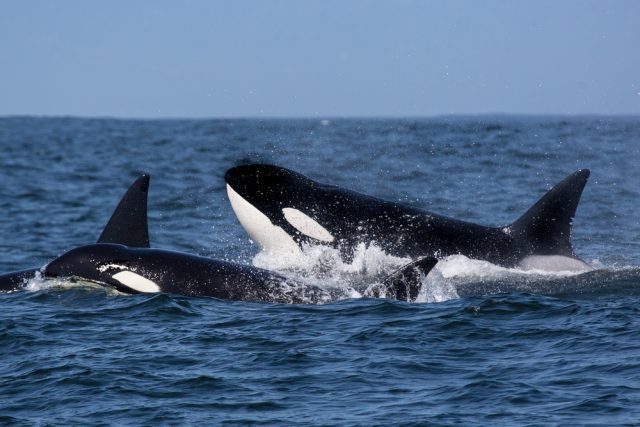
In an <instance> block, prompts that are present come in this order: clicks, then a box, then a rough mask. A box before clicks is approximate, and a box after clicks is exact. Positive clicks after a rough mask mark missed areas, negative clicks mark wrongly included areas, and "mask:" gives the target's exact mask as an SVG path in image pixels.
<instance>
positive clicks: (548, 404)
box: [0, 116, 640, 425]
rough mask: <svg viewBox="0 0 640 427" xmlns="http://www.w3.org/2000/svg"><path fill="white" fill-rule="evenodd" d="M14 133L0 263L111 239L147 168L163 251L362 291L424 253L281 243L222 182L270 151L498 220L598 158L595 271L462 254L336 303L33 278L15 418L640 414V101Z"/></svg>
mask: <svg viewBox="0 0 640 427" xmlns="http://www.w3.org/2000/svg"><path fill="white" fill-rule="evenodd" d="M0 148H1V150H2V154H1V155H0V177H1V182H2V185H0V209H1V212H2V214H1V215H0V236H1V239H0V273H4V272H8V271H12V270H19V269H24V268H28V267H35V266H41V265H44V264H45V263H46V262H47V261H49V260H51V259H53V258H54V257H55V256H57V255H59V254H61V253H63V252H65V251H66V250H68V249H71V248H73V247H75V246H78V245H82V244H86V243H91V242H94V241H95V240H96V239H97V238H98V236H99V235H100V232H101V230H102V227H103V226H104V224H105V223H106V221H107V220H108V218H109V216H110V215H111V212H112V211H113V209H114V208H115V205H116V203H117V201H118V200H119V198H120V196H121V195H122V194H123V193H124V191H125V189H126V188H127V186H128V185H129V184H130V183H131V182H132V181H133V180H134V179H135V178H136V177H137V176H138V175H139V174H140V173H142V172H147V173H150V174H151V177H152V180H151V189H150V193H149V218H150V219H149V227H150V235H151V241H152V246H153V247H158V248H164V249H172V250H180V251H186V252H190V253H196V254H200V255H205V256H210V257H214V258H219V259H225V260H230V261H234V262H239V263H245V264H253V265H257V266H260V267H264V268H269V269H272V270H276V271H279V272H281V273H283V274H287V275H290V276H300V277H302V278H303V279H304V280H312V281H314V282H315V283H318V284H320V285H323V284H324V285H327V286H345V287H346V286H349V285H350V284H352V283H353V282H354V281H356V282H363V281H364V282H366V281H367V280H370V279H371V277H374V276H378V275H380V274H384V273H385V272H387V271H391V270H393V269H394V268H396V267H397V266H399V265H402V264H403V263H404V262H407V261H410V260H407V259H399V258H395V257H393V256H391V255H390V254H385V253H384V252H383V251H381V250H380V249H379V248H377V247H376V246H375V245H365V244H363V245H362V247H361V248H360V249H359V250H358V251H357V253H356V256H355V257H354V259H353V260H352V261H350V262H344V261H342V260H340V258H339V256H338V255H337V254H336V253H335V252H334V251H332V250H330V249H327V248H321V247H309V248H306V249H305V251H304V254H303V256H302V257H298V258H296V259H288V258H276V257H270V256H268V255H266V254H260V253H259V251H258V248H257V247H256V246H255V245H253V244H252V242H251V241H250V240H249V238H248V236H247V235H246V233H245V232H244V230H243V229H242V227H241V226H240V224H239V223H238V222H237V220H236V218H235V215H234V214H233V211H232V209H231V207H230V205H229V203H228V200H227V198H226V192H225V185H224V180H223V176H224V173H225V171H226V170H227V169H228V168H230V167H232V166H235V165H238V164H243V163H249V162H269V163H275V164H278V165H281V166H285V167H288V168H291V169H294V170H296V171H298V172H301V173H303V174H305V175H307V176H309V177H311V178H313V179H316V180H318V181H321V182H324V183H330V184H335V185H339V186H342V187H346V188H350V189H353V190H356V191H360V192H363V193H367V194H370V195H374V196H377V197H381V198H384V199H388V200H393V201H397V202H399V203H403V204H407V205H411V206H415V207H420V208H423V209H426V210H429V211H433V212H437V213H440V214H444V215H448V216H452V217H455V218H459V219H464V220H468V221H473V222H479V223H482V224H487V225H495V226H498V225H505V224H508V223H510V222H512V221H514V220H515V219H516V218H517V217H519V216H520V215H521V214H522V213H524V212H525V211H526V210H527V209H528V208H529V207H530V206H531V205H532V204H533V203H534V202H535V201H536V200H537V199H538V198H539V197H540V196H542V194H544V192H545V191H546V190H548V189H549V188H550V187H551V186H552V185H553V184H555V183H556V182H558V181H560V180H561V179H563V178H564V177H565V176H566V175H568V174H569V173H571V172H573V171H574V170H577V169H581V168H589V169H591V171H592V174H591V177H590V179H589V182H588V184H587V186H586V188H585V191H584V194H583V197H582V202H581V204H580V206H579V207H578V212H577V215H576V218H575V221H574V226H573V233H572V234H573V242H574V248H575V251H576V253H577V254H578V255H579V256H580V257H581V258H582V259H583V260H585V261H586V262H588V263H589V264H591V265H592V266H594V267H595V268H596V270H595V271H593V272H590V273H586V274H582V275H576V274H571V273H567V272H565V273H554V274H550V273H544V272H523V271H519V270H517V269H506V268H501V267H497V266H494V265H491V264H488V263H486V262H483V261H478V260H470V259H467V258H465V257H462V256H452V257H449V258H447V259H445V260H443V262H441V263H440V264H439V265H438V266H437V267H436V269H435V270H434V272H433V273H432V274H430V275H429V276H427V277H426V278H425V279H424V280H423V286H422V289H421V294H420V299H419V302H416V303H406V302H397V301H390V300H386V299H374V298H358V297H357V296H356V295H354V298H349V299H344V300H341V301H337V302H334V303H330V304H324V305H315V306H312V305H279V304H266V303H265V304H260V303H247V302H229V301H222V300H216V299H212V298H189V297H183V296H177V295H167V294H146V295H144V294H143V295H134V296H130V295H121V294H118V293H116V292H115V291H112V290H110V289H106V288H103V287H100V286H98V285H89V284H84V285H83V284H75V285H73V284H70V283H67V284H62V285H57V286H52V285H51V284H49V283H45V282H39V281H34V282H32V283H30V284H29V286H28V288H27V289H26V290H25V291H22V292H15V293H11V294H0V424H7V425H69V424H91V425H122V424H133V425H155V424H169V425H184V424H192V425H202V424H232V425H233V424H235V425H247V424H249V425H251V424H260V425H262V424H265V425H424V424H435V425H450V424H462V425H567V424H574V425H585V424H594V425H596V424H608V425H633V424H639V423H640V308H639V307H640V209H639V208H640V179H639V178H638V175H637V172H638V165H640V118H637V117H575V118H566V117H510V116H496V117H489V116H486V117H442V118H433V119H404V120H400V119H397V120H385V119H375V120H346V119H345V120H334V119H330V118H328V119H326V118H317V119H309V120H248V119H247V120H144V121H137V120H113V119H78V118H37V117H11V118H0Z"/></svg>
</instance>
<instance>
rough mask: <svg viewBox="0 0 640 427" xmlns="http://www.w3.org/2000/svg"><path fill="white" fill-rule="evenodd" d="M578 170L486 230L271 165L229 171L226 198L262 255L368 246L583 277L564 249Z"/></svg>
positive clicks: (583, 178)
mask: <svg viewBox="0 0 640 427" xmlns="http://www.w3.org/2000/svg"><path fill="white" fill-rule="evenodd" d="M589 173H590V172H589V170H587V169H583V170H578V171H576V172H574V173H573V174H571V175H569V176H568V177H567V178H565V179H564V180H563V181H561V182H560V183H558V184H557V185H556V186H555V187H553V188H552V189H551V190H549V191H548V192H547V193H546V194H545V195H544V196H542V198H541V199H540V200H538V202H537V203H535V204H534V205H533V207H531V208H530V209H529V210H528V211H527V212H526V213H525V214H524V215H522V216H521V217H520V218H519V219H518V220H516V221H515V222H514V223H512V224H510V225H507V226H504V227H488V226H483V225H479V224H474V223H470V222H465V221H460V220H456V219H453V218H448V217H445V216H441V215H437V214H434V213H430V212H426V211H423V210H420V209H416V208H412V207H407V206H403V205H400V204H397V203H392V202H388V201H385V200H380V199H377V198H374V197H370V196H367V195H364V194H360V193H357V192H354V191H350V190H346V189H343V188H339V187H336V186H333V185H326V184H321V183H319V182H316V181H314V180H311V179H309V178H307V177H305V176H303V175H301V174H299V173H297V172H294V171H292V170H289V169H285V168H282V167H279V166H273V165H267V164H250V165H243V166H238V167H234V168H232V169H229V170H228V171H227V173H226V175H225V180H226V183H227V194H228V196H229V200H230V202H231V206H232V208H233V210H234V212H235V213H236V215H237V217H238V220H239V221H240V223H241V224H242V226H243V227H244V228H245V230H246V231H247V233H248V234H249V236H250V237H251V239H252V240H254V241H255V242H256V243H258V244H259V245H260V246H261V247H262V249H263V250H266V251H270V252H274V253H284V252H290V253H298V252H299V251H300V246H301V245H302V244H304V243H314V244H324V245H330V246H333V247H336V248H339V249H340V250H341V252H342V253H343V254H344V256H345V257H346V258H349V256H350V255H351V254H352V253H353V250H354V248H355V247H356V245H358V244H359V243H363V242H364V243H371V242H375V243H376V244H377V245H379V246H380V247H381V248H382V249H384V250H385V251H386V252H387V253H388V254H390V255H395V256H403V257H405V256H408V257H411V258H413V259H415V258H416V257H425V256H427V257H433V256H435V257H439V258H442V257H446V256H448V255H454V254H461V255H464V256H466V257H468V258H472V259H480V260H486V261H489V262H491V263H493V264H497V265H501V266H505V267H519V268H523V269H542V270H550V271H551V270H572V271H586V270H589V269H590V267H589V266H588V265H587V264H586V263H585V262H583V261H582V260H580V259H579V258H578V257H577V256H576V255H575V253H574V251H573V248H572V245H571V238H570V235H571V223H572V220H573V217H574V215H575V213H576V208H577V206H578V202H579V201H580V196H581V195H582V191H583V189H584V186H585V184H586V182H587V179H588V177H589Z"/></svg>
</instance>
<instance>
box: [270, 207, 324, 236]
mask: <svg viewBox="0 0 640 427" xmlns="http://www.w3.org/2000/svg"><path fill="white" fill-rule="evenodd" d="M282 213H283V214H284V217H285V219H286V220H287V221H289V224H291V225H292V226H293V227H294V228H295V229H296V230H298V231H299V232H301V233H302V234H304V235H306V236H309V237H312V238H314V239H316V240H320V241H321V242H328V243H330V242H333V241H334V240H335V239H334V237H333V236H332V235H331V233H329V232H328V231H327V229H326V228H324V227H323V226H321V225H320V224H318V223H317V222H316V221H315V220H314V219H313V218H310V217H309V216H307V215H305V214H304V213H303V212H300V211H299V210H297V209H293V208H284V209H282Z"/></svg>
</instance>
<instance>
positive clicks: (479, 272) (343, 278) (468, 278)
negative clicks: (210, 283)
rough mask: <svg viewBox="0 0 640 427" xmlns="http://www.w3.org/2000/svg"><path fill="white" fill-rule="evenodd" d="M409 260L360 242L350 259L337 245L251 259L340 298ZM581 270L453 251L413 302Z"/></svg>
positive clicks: (363, 291) (360, 291)
mask: <svg viewBox="0 0 640 427" xmlns="http://www.w3.org/2000/svg"><path fill="white" fill-rule="evenodd" d="M412 261H414V260H412V259H411V258H402V257H395V256H392V255H388V254H387V253H385V252H384V251H383V250H382V249H381V248H380V247H378V246H376V245H375V244H370V245H365V244H360V245H358V247H357V248H356V250H355V252H354V255H353V258H352V259H351V260H350V261H344V260H343V258H342V256H341V254H340V251H339V250H338V249H335V248H330V247H327V246H322V245H304V246H303V248H302V251H300V252H299V253H298V254H278V255H275V254H273V253H268V252H261V253H259V254H258V255H256V256H255V257H254V259H253V264H254V265H255V266H256V267H260V268H265V269H269V270H274V271H278V272H280V273H283V274H285V275H287V276H288V277H292V278H295V279H298V280H304V281H306V282H307V283H312V284H314V285H316V286H320V287H323V288H331V289H334V290H337V289H342V291H343V294H344V295H345V296H344V298H358V297H361V296H370V295H372V294H374V291H375V290H378V291H379V290H380V287H379V286H378V285H379V283H380V282H381V281H382V280H383V279H384V278H385V277H386V276H387V275H388V274H390V273H391V272H393V271H394V270H396V269H398V268H400V267H402V266H404V265H406V264H408V263H410V262H412ZM581 273H582V272H576V271H545V270H537V269H532V270H523V269H520V268H507V267H501V266H498V265H495V264H492V263H490V262H488V261H482V260H475V259H470V258H467V257H465V256H463V255H451V256H448V257H446V258H444V259H442V260H440V261H439V262H438V264H437V265H436V266H435V267H434V269H433V270H432V271H431V272H430V273H429V274H428V275H426V276H424V277H422V280H421V282H422V285H421V288H420V291H419V293H418V297H417V299H416V302H442V301H447V300H450V299H456V298H459V294H458V290H459V289H458V287H462V286H465V285H466V287H465V293H469V284H476V283H478V293H483V291H484V290H487V292H489V293H490V292H491V290H492V289H493V288H489V289H488V288H483V287H482V285H481V284H482V283H493V282H496V281H510V282H514V283H519V282H527V283H528V284H529V285H531V282H532V280H533V281H537V280H540V281H545V280H551V279H558V278H563V277H571V276H575V275H577V274H581ZM500 289H502V288H500ZM500 289H497V288H496V289H495V291H498V292H499V291H500ZM527 289H528V288H527ZM534 290H535V289H534ZM378 293H379V292H378ZM472 293H473V292H472ZM383 296H384V295H383Z"/></svg>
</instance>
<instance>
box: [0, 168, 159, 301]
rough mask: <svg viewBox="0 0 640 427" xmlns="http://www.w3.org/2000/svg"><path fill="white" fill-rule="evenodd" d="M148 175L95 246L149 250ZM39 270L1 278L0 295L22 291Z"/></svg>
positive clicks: (120, 206)
mask: <svg viewBox="0 0 640 427" xmlns="http://www.w3.org/2000/svg"><path fill="white" fill-rule="evenodd" d="M148 190H149V175H142V176H140V177H139V178H138V179H136V181H135V182H134V183H133V184H131V186H130V187H129V189H128V190H127V192H126V193H125V194H124V196H122V198H121V199H120V202H119V203H118V206H117V207H116V209H115V211H114V212H113V214H112V215H111V218H110V219H109V221H108V223H107V225H106V226H105V228H104V229H103V231H102V234H101V235H100V237H99V238H98V243H114V242H118V243H121V244H124V245H127V246H131V247H140V248H148V247H149V229H148V226H147V193H148ZM41 269H42V268H41V267H37V268H30V269H26V270H21V271H14V272H10V273H5V274H1V275H0V292H13V291H16V290H20V289H22V288H23V287H24V286H25V285H26V284H27V283H28V282H29V280H31V279H33V278H34V277H36V275H38V274H39V273H40V272H41Z"/></svg>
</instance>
